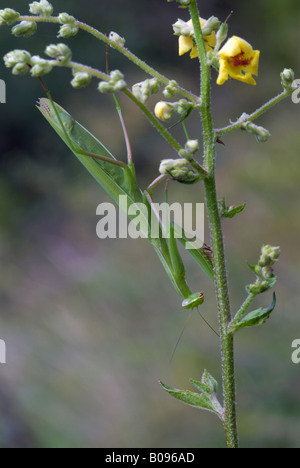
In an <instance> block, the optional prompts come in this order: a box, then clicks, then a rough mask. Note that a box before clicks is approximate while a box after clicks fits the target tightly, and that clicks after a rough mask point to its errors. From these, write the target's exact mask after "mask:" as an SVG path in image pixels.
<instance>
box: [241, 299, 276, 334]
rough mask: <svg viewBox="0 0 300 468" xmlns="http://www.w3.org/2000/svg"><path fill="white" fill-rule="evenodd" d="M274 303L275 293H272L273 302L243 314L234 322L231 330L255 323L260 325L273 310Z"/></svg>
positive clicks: (251, 325)
mask: <svg viewBox="0 0 300 468" xmlns="http://www.w3.org/2000/svg"><path fill="white" fill-rule="evenodd" d="M275 305H276V295H275V293H273V302H272V304H271V305H270V306H269V307H268V308H266V309H263V308H260V309H257V310H253V311H252V312H249V314H247V315H245V317H243V318H242V319H241V320H240V321H239V322H238V323H237V324H234V325H233V327H232V331H237V330H239V329H240V328H245V327H253V326H255V325H262V324H263V323H265V321H266V320H267V319H268V318H269V317H270V315H271V313H272V312H273V310H274V308H275Z"/></svg>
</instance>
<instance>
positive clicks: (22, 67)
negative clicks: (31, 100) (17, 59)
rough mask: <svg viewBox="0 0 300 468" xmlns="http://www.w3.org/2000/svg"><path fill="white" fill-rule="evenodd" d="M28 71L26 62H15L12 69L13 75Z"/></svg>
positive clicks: (23, 73)
mask: <svg viewBox="0 0 300 468" xmlns="http://www.w3.org/2000/svg"><path fill="white" fill-rule="evenodd" d="M27 72H28V65H27V63H17V64H16V65H15V66H14V67H13V69H12V74H13V75H25V74H26V73H27Z"/></svg>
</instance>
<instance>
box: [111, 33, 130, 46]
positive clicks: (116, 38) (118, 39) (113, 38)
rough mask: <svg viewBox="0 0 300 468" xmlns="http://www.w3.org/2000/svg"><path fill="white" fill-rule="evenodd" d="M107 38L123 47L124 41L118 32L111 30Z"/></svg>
mask: <svg viewBox="0 0 300 468" xmlns="http://www.w3.org/2000/svg"><path fill="white" fill-rule="evenodd" d="M109 39H110V40H111V41H113V42H115V43H116V44H117V45H119V46H121V47H124V45H125V42H126V40H125V39H124V37H121V36H119V34H118V33H116V32H114V31H111V32H110V33H109Z"/></svg>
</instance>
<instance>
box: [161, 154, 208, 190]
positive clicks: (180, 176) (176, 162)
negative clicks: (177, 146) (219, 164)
mask: <svg viewBox="0 0 300 468" xmlns="http://www.w3.org/2000/svg"><path fill="white" fill-rule="evenodd" d="M159 172H160V173H161V174H163V175H169V176H170V177H172V179H174V180H177V181H178V182H181V183H182V184H193V183H195V182H198V180H199V178H200V177H199V173H198V172H197V171H196V169H194V168H193V167H192V166H191V164H190V163H189V161H188V160H187V159H164V160H163V161H162V162H161V164H160V167H159Z"/></svg>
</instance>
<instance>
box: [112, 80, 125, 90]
mask: <svg viewBox="0 0 300 468" xmlns="http://www.w3.org/2000/svg"><path fill="white" fill-rule="evenodd" d="M126 88H127V83H126V81H124V80H119V81H116V82H115V84H114V91H116V92H118V91H124V89H126Z"/></svg>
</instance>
